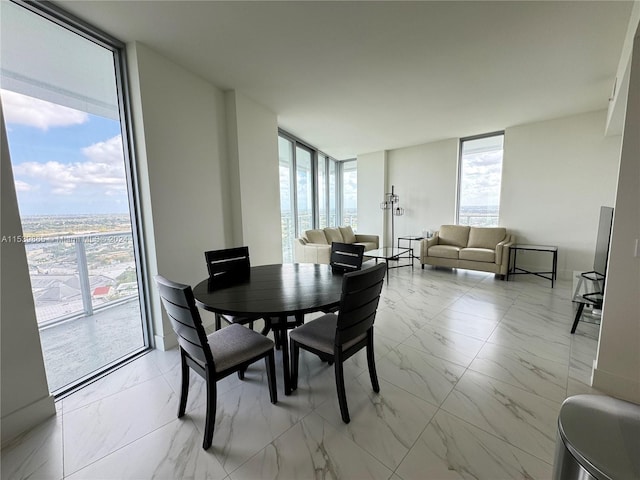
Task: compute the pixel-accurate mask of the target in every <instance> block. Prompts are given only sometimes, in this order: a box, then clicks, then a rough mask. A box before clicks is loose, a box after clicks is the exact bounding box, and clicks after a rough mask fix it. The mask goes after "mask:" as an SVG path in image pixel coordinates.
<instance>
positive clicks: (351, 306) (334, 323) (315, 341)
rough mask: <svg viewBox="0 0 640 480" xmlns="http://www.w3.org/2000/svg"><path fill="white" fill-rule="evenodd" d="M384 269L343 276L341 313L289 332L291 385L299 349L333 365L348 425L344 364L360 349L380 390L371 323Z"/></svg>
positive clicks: (294, 384)
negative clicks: (365, 353)
mask: <svg viewBox="0 0 640 480" xmlns="http://www.w3.org/2000/svg"><path fill="white" fill-rule="evenodd" d="M386 270H387V267H386V265H385V264H384V263H381V264H380V265H376V266H375V267H372V268H368V269H365V270H361V271H358V272H351V273H345V275H344V279H343V280H342V296H341V298H340V312H339V313H338V314H337V315H336V314H333V313H328V314H326V315H323V316H322V317H319V318H317V319H315V320H312V321H310V322H309V323H305V324H304V325H301V326H300V327H298V328H295V329H293V330H292V331H291V332H290V333H289V338H290V339H291V385H292V389H293V390H295V389H296V388H297V386H298V357H299V353H300V349H301V348H302V349H304V350H307V351H309V352H312V353H314V354H316V355H318V356H319V357H320V358H321V359H322V360H325V361H328V362H330V363H331V362H334V365H335V367H334V368H335V376H336V388H337V390H338V402H339V404H340V413H341V414H342V420H343V421H344V423H349V421H350V418H349V408H348V407H347V396H346V393H345V389H344V370H343V365H342V364H343V362H344V361H345V360H346V359H348V358H349V357H351V356H352V355H353V354H354V353H356V352H358V351H360V350H361V349H363V348H365V347H366V349H367V364H368V366H369V376H370V377H371V385H372V387H373V391H374V392H376V393H377V392H379V391H380V385H379V384H378V376H377V374H376V365H375V360H374V357H373V322H374V320H375V316H376V310H377V308H378V302H379V300H380V292H381V291H382V284H383V281H384V276H385V273H386Z"/></svg>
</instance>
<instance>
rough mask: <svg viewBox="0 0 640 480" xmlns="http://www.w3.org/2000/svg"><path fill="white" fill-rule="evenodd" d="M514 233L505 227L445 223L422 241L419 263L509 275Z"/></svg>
mask: <svg viewBox="0 0 640 480" xmlns="http://www.w3.org/2000/svg"><path fill="white" fill-rule="evenodd" d="M514 243H515V236H513V235H511V234H510V233H508V232H507V230H506V229H505V228H502V227H467V226H463V225H442V226H441V227H440V230H439V231H437V232H436V233H435V234H434V236H433V237H432V238H429V239H424V240H421V241H420V263H422V268H424V266H425V265H434V266H438V267H451V268H465V269H468V270H480V271H483V272H490V273H495V274H498V275H501V276H504V275H506V274H507V268H508V265H507V262H508V261H509V246H511V245H513V244H514Z"/></svg>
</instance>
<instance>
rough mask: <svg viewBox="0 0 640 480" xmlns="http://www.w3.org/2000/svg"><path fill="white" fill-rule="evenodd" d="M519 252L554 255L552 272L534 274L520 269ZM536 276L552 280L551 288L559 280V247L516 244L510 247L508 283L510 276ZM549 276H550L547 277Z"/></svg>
mask: <svg viewBox="0 0 640 480" xmlns="http://www.w3.org/2000/svg"><path fill="white" fill-rule="evenodd" d="M518 250H522V251H530V252H547V253H551V254H552V255H553V259H552V263H551V271H550V272H533V271H531V270H525V269H524V268H520V267H518ZM511 252H513V266H512V264H511ZM523 274H524V275H526V274H529V275H536V276H537V277H541V278H545V279H547V280H551V288H553V284H554V282H555V280H556V279H557V275H558V247H554V246H551V245H525V244H521V243H516V244H515V245H511V247H509V258H508V259H507V281H509V276H510V275H523ZM547 275H549V276H547Z"/></svg>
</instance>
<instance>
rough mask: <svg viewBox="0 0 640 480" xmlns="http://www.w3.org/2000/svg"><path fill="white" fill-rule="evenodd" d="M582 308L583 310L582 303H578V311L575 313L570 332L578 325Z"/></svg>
mask: <svg viewBox="0 0 640 480" xmlns="http://www.w3.org/2000/svg"><path fill="white" fill-rule="evenodd" d="M582 310H584V303H580V304H578V312H577V313H576V318H575V320H574V321H573V326H572V327H571V333H575V331H576V327H577V326H578V322H579V321H580V317H581V316H582Z"/></svg>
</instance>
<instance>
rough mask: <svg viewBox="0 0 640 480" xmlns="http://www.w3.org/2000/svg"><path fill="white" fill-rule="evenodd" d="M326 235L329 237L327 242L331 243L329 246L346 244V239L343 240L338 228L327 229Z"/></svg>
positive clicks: (325, 230)
mask: <svg viewBox="0 0 640 480" xmlns="http://www.w3.org/2000/svg"><path fill="white" fill-rule="evenodd" d="M324 234H325V236H326V237H327V241H328V242H329V244H331V243H333V242H340V243H343V242H344V239H343V238H342V234H341V233H340V230H339V229H338V228H337V227H335V228H333V227H327V228H325V229H324Z"/></svg>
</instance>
